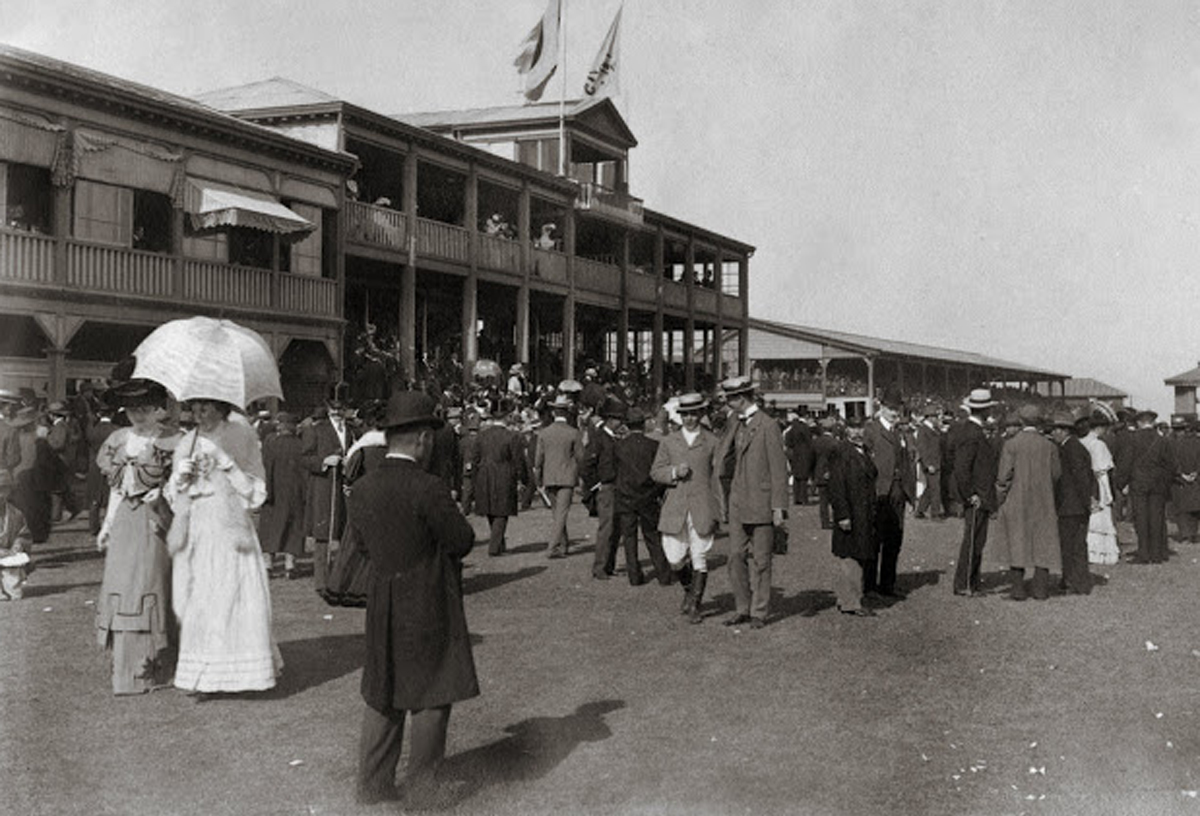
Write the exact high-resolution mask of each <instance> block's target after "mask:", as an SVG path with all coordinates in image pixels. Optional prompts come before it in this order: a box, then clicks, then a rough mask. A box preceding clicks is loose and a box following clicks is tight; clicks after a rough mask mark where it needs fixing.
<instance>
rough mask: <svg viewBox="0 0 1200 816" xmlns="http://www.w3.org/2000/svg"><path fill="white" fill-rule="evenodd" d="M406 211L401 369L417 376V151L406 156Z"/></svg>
mask: <svg viewBox="0 0 1200 816" xmlns="http://www.w3.org/2000/svg"><path fill="white" fill-rule="evenodd" d="M404 212H405V214H406V215H407V216H408V257H407V258H406V260H405V263H404V264H403V265H402V266H401V267H400V315H399V335H400V338H399V339H400V368H401V370H402V371H403V373H404V377H405V379H407V380H408V381H409V382H412V381H413V380H414V379H415V378H416V376H417V153H416V149H415V148H414V147H413V146H412V145H410V147H409V151H408V153H407V154H406V155H405V157H404Z"/></svg>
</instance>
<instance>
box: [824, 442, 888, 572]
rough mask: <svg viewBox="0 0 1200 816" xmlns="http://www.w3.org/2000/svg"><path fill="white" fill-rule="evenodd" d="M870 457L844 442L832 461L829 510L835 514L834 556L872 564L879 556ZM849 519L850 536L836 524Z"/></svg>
mask: <svg viewBox="0 0 1200 816" xmlns="http://www.w3.org/2000/svg"><path fill="white" fill-rule="evenodd" d="M877 476H878V471H877V470H876V468H875V463H874V462H873V461H872V460H871V457H870V455H869V454H868V453H867V452H866V451H865V450H862V449H860V448H857V447H855V446H854V445H852V444H850V443H849V442H841V443H839V444H838V446H837V448H835V449H834V452H833V453H832V454H831V455H830V457H829V487H828V490H829V506H830V509H831V511H832V514H833V522H834V524H833V542H832V543H833V554H834V555H836V556H837V557H838V558H854V559H856V560H858V561H871V560H873V559H874V558H875V557H876V556H877V555H878V554H879V542H878V537H877V536H876V535H875V507H876V502H875V479H876V477H877ZM843 519H850V532H846V531H845V530H843V529H842V528H841V527H839V526H838V524H837V522H839V521H842V520H843Z"/></svg>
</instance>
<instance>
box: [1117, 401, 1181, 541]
mask: <svg viewBox="0 0 1200 816" xmlns="http://www.w3.org/2000/svg"><path fill="white" fill-rule="evenodd" d="M1157 418H1158V414H1156V413H1155V412H1154V411H1142V412H1141V413H1139V414H1138V415H1137V426H1138V427H1137V430H1136V431H1134V432H1133V433H1131V434H1128V440H1127V441H1126V442H1125V443H1124V444H1123V445H1122V446H1121V456H1119V457H1118V456H1117V455H1116V452H1115V451H1114V453H1113V458H1114V459H1116V465H1117V467H1116V485H1117V490H1121V491H1124V492H1126V493H1127V494H1128V496H1129V505H1130V509H1131V510H1132V512H1133V526H1134V529H1135V530H1136V531H1137V542H1138V548H1137V552H1136V553H1134V554H1133V555H1131V556H1130V557H1129V561H1130V562H1131V563H1134V564H1161V563H1162V562H1164V561H1166V560H1167V553H1168V550H1167V496H1168V495H1169V494H1170V490H1171V483H1172V482H1173V481H1174V480H1175V477H1176V468H1175V460H1174V457H1173V456H1172V455H1171V448H1170V446H1169V445H1168V444H1167V440H1166V439H1164V438H1163V437H1162V435H1161V434H1160V433H1159V432H1158V430H1157V429H1156V428H1155V427H1154V421H1155V420H1156V419H1157Z"/></svg>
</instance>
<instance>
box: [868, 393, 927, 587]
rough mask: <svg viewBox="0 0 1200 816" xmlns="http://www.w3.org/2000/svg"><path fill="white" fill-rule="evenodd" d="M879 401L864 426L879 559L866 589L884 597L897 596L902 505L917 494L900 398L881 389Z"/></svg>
mask: <svg viewBox="0 0 1200 816" xmlns="http://www.w3.org/2000/svg"><path fill="white" fill-rule="evenodd" d="M881 403H882V404H881V405H880V406H879V408H878V410H877V411H876V412H875V416H873V417H872V418H871V419H870V420H868V421H867V424H866V426H865V428H864V430H863V445H864V447H865V448H866V449H867V451H868V452H869V453H870V454H871V459H872V461H874V462H875V467H876V469H877V470H878V474H877V476H876V478H875V497H876V501H875V503H876V507H875V535H876V536H877V537H878V538H879V559H878V564H877V566H876V567H875V568H872V569H868V570H867V581H866V585H867V591H868V592H874V593H877V594H879V595H882V596H884V597H889V598H894V597H899V596H900V590H898V589H897V588H896V564H897V563H898V562H899V560H900V548H901V546H903V544H904V506H905V505H906V504H908V503H909V502H910V501H912V499H913V497H914V496H915V495H916V478H917V477H916V473H915V471H914V470H913V469H912V467H911V463H912V459H911V456H910V452H909V449H908V444H907V440H906V438H905V437H904V435H903V433H902V432H901V429H900V428H899V427H898V426H899V423H900V412H901V410H902V409H903V407H904V401H903V398H902V397H901V395H900V392H899V391H898V390H896V389H893V388H889V389H888V390H887V391H885V392H884V395H883V399H882V400H881Z"/></svg>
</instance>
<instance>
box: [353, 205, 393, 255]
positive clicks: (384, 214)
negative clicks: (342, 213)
mask: <svg viewBox="0 0 1200 816" xmlns="http://www.w3.org/2000/svg"><path fill="white" fill-rule="evenodd" d="M346 240H347V241H354V242H356V243H360V244H371V245H373V246H382V247H387V248H389V249H396V250H401V251H403V250H405V249H407V246H408V245H407V243H406V242H407V240H408V218H407V217H406V216H405V215H404V213H402V212H400V211H399V210H392V209H389V208H387V207H376V206H375V205H374V204H364V203H363V202H361V201H347V202H346Z"/></svg>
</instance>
